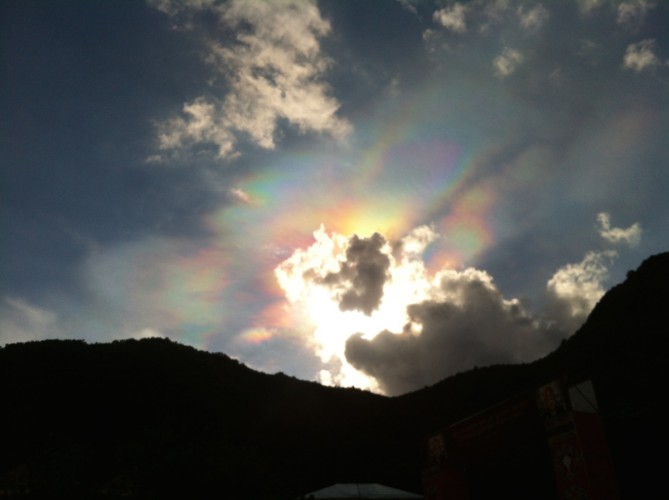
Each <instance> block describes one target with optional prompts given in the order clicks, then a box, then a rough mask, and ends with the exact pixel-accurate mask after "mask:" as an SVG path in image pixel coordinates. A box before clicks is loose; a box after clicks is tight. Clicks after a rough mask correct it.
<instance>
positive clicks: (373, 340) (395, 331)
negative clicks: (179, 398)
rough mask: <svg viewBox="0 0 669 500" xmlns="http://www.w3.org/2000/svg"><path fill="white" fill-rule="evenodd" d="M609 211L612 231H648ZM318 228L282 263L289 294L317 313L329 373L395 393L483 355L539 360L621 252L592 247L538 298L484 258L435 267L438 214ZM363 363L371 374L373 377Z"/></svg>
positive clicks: (634, 234) (315, 340)
mask: <svg viewBox="0 0 669 500" xmlns="http://www.w3.org/2000/svg"><path fill="white" fill-rule="evenodd" d="M597 223H598V226H597V229H598V231H599V234H600V235H601V236H602V237H603V238H604V239H605V240H606V241H607V242H610V243H626V244H635V243H636V242H638V241H639V238H640V231H641V230H640V227H639V225H638V224H633V225H632V226H630V227H629V228H626V229H620V228H615V227H611V223H610V217H609V215H608V214H607V213H606V212H602V213H600V214H599V215H598V217H597ZM314 237H315V240H316V241H315V242H314V243H313V244H312V245H311V246H310V247H308V248H306V249H304V250H296V251H295V252H294V254H293V255H292V256H291V257H290V258H289V259H287V260H286V261H284V262H283V263H282V264H281V265H280V266H279V267H278V268H277V269H276V271H275V272H276V275H277V278H278V280H279V283H280V285H281V287H282V288H283V289H284V291H285V292H286V296H287V298H288V300H289V302H291V304H293V305H294V306H296V307H297V308H301V309H303V310H305V311H307V312H308V315H309V319H310V321H312V322H313V330H312V331H311V333H309V332H305V333H306V335H307V338H306V341H307V343H308V344H311V345H313V346H314V348H315V349H316V350H317V354H319V355H320V356H321V359H322V361H323V362H324V363H325V366H326V367H325V368H324V371H323V372H322V373H321V378H320V380H321V381H322V382H326V383H339V384H350V383H352V382H354V381H357V383H356V385H361V386H363V387H368V388H378V389H379V390H381V391H382V392H385V393H387V394H401V393H404V392H408V391H411V390H415V389H418V388H420V387H423V386H425V385H429V384H433V383H436V382H438V381H439V380H441V379H443V378H445V377H448V376H450V375H453V374H455V373H457V372H461V371H464V370H468V369H471V368H473V367H475V366H485V365H490V364H498V363H518V362H529V361H532V360H535V359H537V358H539V357H541V356H543V355H546V354H548V353H549V352H550V351H552V350H553V349H555V348H556V347H557V345H558V344H559V342H560V341H561V340H563V339H564V338H567V337H569V336H570V335H571V334H573V333H574V332H575V331H576V330H577V329H578V327H580V326H581V325H582V324H583V322H584V321H585V320H586V318H587V316H588V315H589V313H590V311H591V310H592V309H593V307H594V306H595V305H596V303H597V302H598V301H599V300H600V299H601V297H602V296H603V295H604V293H605V284H606V281H607V279H608V278H609V267H610V264H611V263H612V261H613V260H614V259H616V258H617V255H618V254H617V252H616V251H613V250H603V251H591V252H587V253H586V254H585V256H584V257H583V259H582V260H581V261H580V262H572V263H568V264H566V265H564V266H562V267H560V268H559V269H557V271H555V273H553V275H552V276H550V277H549V278H548V279H547V282H546V286H545V297H543V298H544V300H543V301H542V305H541V306H540V307H539V308H538V309H535V310H530V309H528V308H527V306H526V305H525V304H523V302H521V301H520V300H519V299H517V298H513V297H506V296H505V295H504V294H503V293H502V292H501V291H500V289H499V288H498V287H497V285H496V284H495V282H494V280H493V277H492V276H491V275H490V274H488V273H487V272H485V271H483V270H481V269H476V268H474V267H467V268H462V269H453V268H441V269H438V270H436V271H434V272H430V271H428V269H427V267H426V265H425V261H424V254H425V251H426V250H427V248H428V247H429V246H430V245H432V244H434V243H435V242H438V241H440V236H439V235H438V234H437V233H436V232H435V230H434V228H432V227H430V226H421V227H417V228H415V229H414V230H412V231H411V232H410V233H409V234H407V235H406V236H405V237H404V238H402V239H401V240H399V241H394V242H388V241H387V240H386V239H385V238H384V237H383V236H382V235H380V234H374V235H372V236H370V237H367V238H361V237H359V236H353V237H350V238H345V237H344V236H342V235H338V234H336V233H333V234H327V233H326V232H325V230H324V228H322V227H321V228H320V229H319V230H318V231H316V232H315V233H314ZM356 374H357V375H356ZM360 374H364V375H366V376H367V377H369V378H368V379H367V380H368V382H367V385H365V382H364V380H365V379H364V377H360ZM356 376H357V378H356ZM354 383H355V382H354ZM358 383H359V384H358Z"/></svg>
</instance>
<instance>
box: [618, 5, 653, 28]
mask: <svg viewBox="0 0 669 500" xmlns="http://www.w3.org/2000/svg"><path fill="white" fill-rule="evenodd" d="M653 7H655V4H654V3H653V2H648V1H647V0H632V1H629V2H622V3H621V4H620V5H618V17H617V18H616V22H617V23H618V24H619V25H620V26H623V27H625V28H627V29H629V30H632V31H635V30H637V29H639V27H640V26H641V24H642V23H643V21H644V20H645V18H646V14H647V13H648V11H649V10H650V9H652V8H653Z"/></svg>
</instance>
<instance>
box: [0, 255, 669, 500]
mask: <svg viewBox="0 0 669 500" xmlns="http://www.w3.org/2000/svg"><path fill="white" fill-rule="evenodd" d="M667 298H669V253H664V254H658V255H655V256H652V257H650V258H648V259H646V260H645V261H644V262H643V263H642V264H641V265H640V266H639V268H638V269H637V270H636V271H630V272H629V273H628V276H627V279H626V280H625V281H624V282H623V283H621V284H619V285H616V286H614V287H613V288H612V289H611V290H610V291H609V292H607V293H606V294H605V295H604V297H602V299H601V300H600V301H599V303H598V304H597V305H596V306H595V308H594V309H593V311H592V313H591V314H590V316H589V317H588V320H587V321H586V322H585V323H584V325H583V326H582V327H581V328H580V329H579V330H578V331H577V332H576V333H575V334H574V335H573V336H572V337H570V338H569V339H566V340H565V341H564V342H563V343H562V345H561V346H560V347H559V348H558V349H556V350H555V351H554V352H552V353H551V354H549V355H548V356H546V357H544V358H542V359H540V360H537V361H534V362H532V363H526V364H522V365H497V366H489V367H482V368H475V369H473V370H470V371H467V372H462V373H459V374H456V375H454V376H451V377H449V378H447V379H444V380H442V381H440V382H438V383H436V384H434V385H432V386H429V387H426V388H424V389H420V390H418V391H414V392H411V393H408V394H404V395H401V396H396V397H392V398H391V397H385V396H380V395H376V394H372V393H368V392H365V391H360V390H357V389H351V388H348V389H346V388H332V387H324V386H321V385H319V384H317V383H315V382H307V381H302V380H298V379H295V378H293V377H289V376H286V375H284V374H275V375H269V374H265V373H261V372H257V371H255V370H252V369H251V368H249V367H247V366H245V365H243V364H241V363H239V362H238V361H236V360H234V359H232V358H230V357H228V356H226V355H225V354H221V353H209V352H204V351H198V350H197V349H194V348H192V347H188V346H183V345H180V344H177V343H175V342H172V341H169V340H167V339H144V340H123V341H115V342H112V343H109V344H86V343H85V342H83V341H78V340H45V341H38V342H28V343H22V344H10V345H6V346H4V347H2V348H0V394H3V400H4V402H5V408H6V409H5V411H3V412H1V413H2V416H0V432H1V435H0V440H2V442H3V443H4V452H3V453H2V454H0V488H2V487H3V481H4V482H5V483H8V482H9V483H11V482H12V481H13V482H14V483H17V482H18V483H20V484H23V486H24V487H25V488H29V489H30V490H31V491H33V492H36V494H47V493H48V494H49V496H53V495H55V496H58V495H60V496H62V497H67V498H91V497H93V498H95V497H100V498H112V497H117V496H122V495H121V494H122V493H123V492H124V491H125V492H130V493H132V494H133V496H135V497H138V498H177V497H183V496H184V495H186V496H188V497H189V498H209V497H210V496H211V495H212V493H213V492H217V491H220V490H221V488H224V489H225V491H226V492H228V493H231V495H230V496H233V497H234V498H256V499H257V498H292V497H295V496H297V495H299V494H301V493H304V492H306V491H313V490H316V489H318V488H321V487H323V486H326V485H328V484H332V483H336V482H364V481H369V482H379V483H385V484H388V485H391V486H394V487H398V488H401V489H407V490H412V491H420V488H421V485H420V471H421V467H422V463H421V446H422V445H423V441H424V439H425V438H426V437H427V436H429V435H430V434H431V433H433V432H435V431H436V430H438V429H440V428H442V427H444V426H446V425H449V424H451V423H453V422H456V421H458V420H460V419H462V418H466V417H467V416H469V415H472V414H474V413H476V412H478V411H481V410H483V409H485V408H486V407H489V406H492V405H493V404H496V403H498V402H500V401H503V400H505V399H507V398H509V397H512V396H514V395H516V394H518V393H522V392H527V391H532V390H534V389H536V388H537V387H539V386H540V385H542V384H544V383H546V382H549V381H551V380H553V379H556V378H562V379H565V380H571V381H578V380H581V379H584V378H590V379H592V380H593V383H594V384H595V388H596V389H597V395H598V398H599V400H600V411H601V413H602V417H603V419H604V422H605V425H606V428H607V432H608V435H609V439H610V443H611V448H612V454H613V458H614V462H615V464H616V468H617V470H618V471H619V477H618V479H619V483H620V487H621V490H622V491H623V493H624V495H623V497H625V498H635V497H636V496H635V495H632V494H631V492H636V493H638V492H640V491H648V492H652V491H653V490H652V488H655V487H656V486H658V485H659V483H655V482H653V481H649V480H648V475H649V473H655V474H656V475H655V477H656V478H658V479H656V481H659V478H661V477H662V474H661V470H660V465H658V463H656V462H653V461H652V460H650V459H648V460H643V459H639V458H638V457H639V456H643V455H644V453H646V447H647V444H648V443H650V442H653V441H657V440H658V439H659V440H660V442H661V443H669V436H667V431H666V425H665V424H664V422H665V421H666V419H667V412H666V403H665V402H664V400H663V398H662V392H663V389H664V387H665V386H666V383H667V382H669V370H668V369H667V367H666V365H667V363H666V359H667V356H666V355H667V351H668V350H669V344H668V339H669V337H668V336H667V328H666V325H667V324H669V321H668V320H669V308H667V307H665V304H666V300H667ZM639 438H641V439H639ZM644 440H645V441H644ZM630 457H634V458H630ZM17 471H19V472H20V471H23V472H21V474H19V472H17ZM621 471H624V473H623V472H621ZM17 475H18V476H17ZM16 477H23V479H16ZM3 478H4V479H3ZM12 478H14V479H12ZM641 478H644V480H643V481H642V482H641V481H640V479H641ZM21 481H23V482H22V483H21ZM14 486H16V484H14ZM644 488H646V490H644Z"/></svg>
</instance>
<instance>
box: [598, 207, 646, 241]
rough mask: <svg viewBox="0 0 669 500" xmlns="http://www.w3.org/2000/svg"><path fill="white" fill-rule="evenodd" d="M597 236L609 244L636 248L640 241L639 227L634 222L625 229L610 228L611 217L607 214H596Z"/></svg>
mask: <svg viewBox="0 0 669 500" xmlns="http://www.w3.org/2000/svg"><path fill="white" fill-rule="evenodd" d="M597 223H598V226H599V227H598V231H599V235H600V236H601V237H602V238H604V239H605V240H606V241H608V242H610V243H625V244H627V245H630V246H637V245H638V244H639V241H641V226H640V225H639V223H638V222H635V223H634V224H632V225H631V226H629V227H628V228H626V229H623V228H620V227H611V217H610V215H609V214H608V213H606V212H602V213H599V214H597Z"/></svg>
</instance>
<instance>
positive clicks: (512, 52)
mask: <svg viewBox="0 0 669 500" xmlns="http://www.w3.org/2000/svg"><path fill="white" fill-rule="evenodd" d="M524 60H525V57H524V56H523V54H522V53H521V52H520V51H518V50H516V49H510V48H508V47H505V48H504V50H503V51H502V53H501V54H500V55H499V56H497V57H496V58H495V59H494V60H493V62H492V64H493V67H494V68H495V75H496V76H497V77H499V78H506V77H507V76H509V75H511V74H512V73H513V72H514V71H516V69H518V67H519V66H520V65H521V64H522V63H523V61H524Z"/></svg>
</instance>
